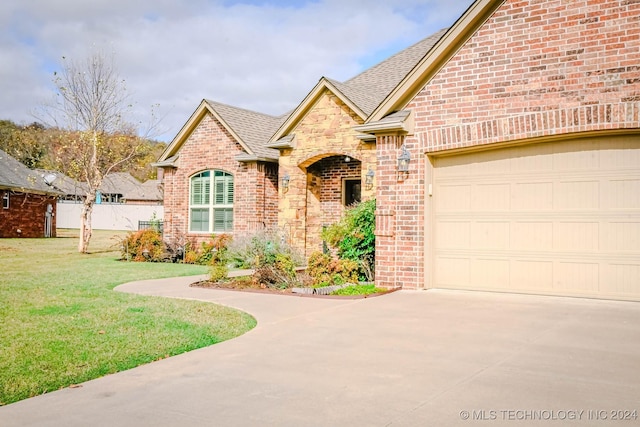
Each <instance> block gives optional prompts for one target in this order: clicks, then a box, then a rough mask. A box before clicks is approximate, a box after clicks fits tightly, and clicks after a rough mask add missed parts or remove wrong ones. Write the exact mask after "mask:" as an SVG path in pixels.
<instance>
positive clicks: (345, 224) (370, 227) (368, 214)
mask: <svg viewBox="0 0 640 427" xmlns="http://www.w3.org/2000/svg"><path fill="white" fill-rule="evenodd" d="M375 211H376V201H375V199H373V200H368V201H366V202H362V203H359V204H357V205H355V206H354V207H352V208H349V209H347V211H346V212H345V215H344V216H343V218H342V219H341V220H340V221H339V222H337V223H335V224H332V225H330V226H329V227H327V228H326V229H325V230H323V232H322V238H323V239H324V240H325V241H326V242H327V243H328V244H329V245H330V246H332V247H334V248H336V249H337V250H338V257H340V258H341V259H348V260H352V261H354V262H356V263H358V265H359V275H360V277H361V278H362V279H366V280H368V281H373V280H374V268H375V253H376V237H375V228H376V216H375Z"/></svg>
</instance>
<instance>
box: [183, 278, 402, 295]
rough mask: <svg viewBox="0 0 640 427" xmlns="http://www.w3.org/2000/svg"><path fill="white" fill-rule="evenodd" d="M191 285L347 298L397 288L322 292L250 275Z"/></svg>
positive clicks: (364, 286) (346, 288)
mask: <svg viewBox="0 0 640 427" xmlns="http://www.w3.org/2000/svg"><path fill="white" fill-rule="evenodd" d="M191 286H193V287H198V288H209V289H224V290H229V291H244V292H258V293H267V294H273V295H289V296H297V297H307V298H347V299H357V298H371V297H376V296H380V295H386V294H388V293H391V292H395V291H396V290H397V289H388V290H387V289H381V288H375V286H374V285H372V284H359V285H351V286H344V287H343V288H341V289H340V290H338V291H337V292H338V293H340V294H334V293H330V294H328V295H327V294H324V293H323V292H322V289H323V288H322V287H317V288H312V287H308V288H274V287H268V286H266V285H264V284H260V283H257V282H255V281H254V280H253V279H252V278H251V276H243V277H235V278H230V279H227V280H224V281H216V282H214V281H210V280H203V281H200V282H196V283H193V284H191Z"/></svg>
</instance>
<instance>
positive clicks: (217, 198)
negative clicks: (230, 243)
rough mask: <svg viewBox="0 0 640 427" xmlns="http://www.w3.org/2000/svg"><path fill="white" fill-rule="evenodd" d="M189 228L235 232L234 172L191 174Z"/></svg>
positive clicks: (215, 171) (192, 230)
mask: <svg viewBox="0 0 640 427" xmlns="http://www.w3.org/2000/svg"><path fill="white" fill-rule="evenodd" d="M189 231H191V232H203V233H223V232H230V231H233V175H231V174H229V173H227V172H223V171H220V170H209V171H204V172H200V173H199V174H197V175H194V176H192V177H191V182H190V185H189Z"/></svg>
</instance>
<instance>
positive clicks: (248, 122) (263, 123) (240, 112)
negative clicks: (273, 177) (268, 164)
mask: <svg viewBox="0 0 640 427" xmlns="http://www.w3.org/2000/svg"><path fill="white" fill-rule="evenodd" d="M205 101H206V102H207V103H208V104H209V106H210V107H211V108H212V109H213V110H214V111H215V112H216V113H218V114H219V115H220V117H221V118H222V120H224V121H225V122H226V123H227V125H229V126H230V127H231V129H233V131H234V132H235V133H236V134H237V135H238V136H239V137H240V138H241V139H242V142H244V143H245V144H246V145H247V146H248V147H249V149H250V150H251V151H252V152H253V154H254V155H255V156H257V157H260V158H266V159H272V160H277V159H278V154H279V152H278V150H274V149H273V148H267V147H265V146H264V144H265V143H266V142H267V141H269V138H271V136H272V135H273V134H274V133H275V131H276V130H277V129H278V128H279V127H280V125H281V124H282V123H283V122H284V121H285V120H286V118H287V115H283V116H279V117H276V116H270V115H268V114H262V113H257V112H255V111H250V110H245V109H243V108H238V107H232V106H231V105H226V104H221V103H219V102H215V101H211V100H208V99H207V100H205Z"/></svg>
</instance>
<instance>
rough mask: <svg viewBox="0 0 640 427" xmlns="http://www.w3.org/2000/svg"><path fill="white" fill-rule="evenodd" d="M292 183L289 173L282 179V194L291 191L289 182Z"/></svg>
mask: <svg viewBox="0 0 640 427" xmlns="http://www.w3.org/2000/svg"><path fill="white" fill-rule="evenodd" d="M290 181H291V177H290V176H289V174H288V173H286V174H285V175H284V176H283V177H282V192H283V193H286V192H287V191H289V182H290Z"/></svg>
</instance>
